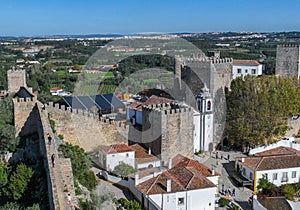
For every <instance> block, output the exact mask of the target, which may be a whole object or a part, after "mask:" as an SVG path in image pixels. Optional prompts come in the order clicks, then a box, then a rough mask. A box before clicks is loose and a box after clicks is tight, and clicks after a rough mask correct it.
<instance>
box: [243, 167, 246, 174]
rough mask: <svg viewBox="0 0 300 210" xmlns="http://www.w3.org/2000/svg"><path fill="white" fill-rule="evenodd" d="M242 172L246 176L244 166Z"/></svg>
mask: <svg viewBox="0 0 300 210" xmlns="http://www.w3.org/2000/svg"><path fill="white" fill-rule="evenodd" d="M242 174H243V175H244V176H245V175H246V169H245V168H243V171H242Z"/></svg>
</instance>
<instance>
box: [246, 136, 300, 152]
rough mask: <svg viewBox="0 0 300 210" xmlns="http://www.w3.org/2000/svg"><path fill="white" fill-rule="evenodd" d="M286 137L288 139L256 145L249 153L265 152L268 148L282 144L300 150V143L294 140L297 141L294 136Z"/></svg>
mask: <svg viewBox="0 0 300 210" xmlns="http://www.w3.org/2000/svg"><path fill="white" fill-rule="evenodd" d="M286 139H287V140H280V141H278V142H276V143H273V144H270V145H267V146H260V147H256V148H254V149H251V150H250V151H249V155H254V154H256V153H259V152H264V151H266V150H270V149H274V148H277V147H280V146H283V147H290V148H294V149H297V150H300V144H299V143H295V142H294V141H295V138H294V137H286Z"/></svg>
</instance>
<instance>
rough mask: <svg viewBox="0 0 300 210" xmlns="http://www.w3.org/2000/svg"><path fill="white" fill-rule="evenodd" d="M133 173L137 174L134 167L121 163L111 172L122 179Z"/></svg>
mask: <svg viewBox="0 0 300 210" xmlns="http://www.w3.org/2000/svg"><path fill="white" fill-rule="evenodd" d="M135 172H137V170H136V169H135V168H134V167H132V166H130V165H128V164H126V163H124V162H121V163H120V164H119V165H117V166H116V167H115V168H114V170H113V173H114V174H117V175H119V176H122V177H126V176H128V174H132V173H135Z"/></svg>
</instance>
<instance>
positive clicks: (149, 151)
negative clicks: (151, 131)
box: [148, 147, 151, 155]
mask: <svg viewBox="0 0 300 210" xmlns="http://www.w3.org/2000/svg"><path fill="white" fill-rule="evenodd" d="M148 154H149V155H151V147H149V149H148Z"/></svg>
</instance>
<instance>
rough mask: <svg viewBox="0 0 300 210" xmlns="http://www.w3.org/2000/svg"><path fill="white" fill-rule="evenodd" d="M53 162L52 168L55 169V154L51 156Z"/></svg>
mask: <svg viewBox="0 0 300 210" xmlns="http://www.w3.org/2000/svg"><path fill="white" fill-rule="evenodd" d="M51 162H52V167H53V168H54V166H55V154H52V155H51Z"/></svg>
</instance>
